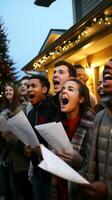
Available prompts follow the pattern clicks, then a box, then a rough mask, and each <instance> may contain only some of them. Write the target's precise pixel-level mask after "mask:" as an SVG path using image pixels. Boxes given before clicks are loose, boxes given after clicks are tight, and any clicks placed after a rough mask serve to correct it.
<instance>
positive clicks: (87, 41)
mask: <svg viewBox="0 0 112 200" xmlns="http://www.w3.org/2000/svg"><path fill="white" fill-rule="evenodd" d="M72 4H73V17H74V25H73V26H72V27H71V28H70V29H68V30H66V31H65V32H64V33H63V34H62V35H61V36H60V37H58V38H57V39H56V40H55V41H53V42H52V43H50V44H49V45H48V46H46V47H45V48H43V49H42V51H41V52H39V54H38V55H37V56H36V57H35V58H34V59H33V60H31V61H30V62H29V63H28V64H26V65H25V66H24V67H23V70H24V71H28V70H34V71H35V70H36V71H40V70H41V69H42V70H46V71H47V73H48V78H49V80H50V82H52V73H53V68H54V64H55V63H56V62H57V61H59V60H65V61H68V62H70V63H72V64H79V63H80V64H82V65H83V66H84V67H85V68H86V71H87V73H88V75H89V77H90V78H89V81H88V87H90V89H91V90H92V91H93V92H94V93H95V95H96V96H97V92H96V87H97V82H98V79H99V78H100V76H101V73H102V70H103V66H104V64H105V63H106V62H107V61H108V60H109V59H110V58H112V53H111V52H112V44H111V41H112V0H102V1H101V0H97V1H96V0H93V1H91V0H72ZM51 91H52V92H53V89H52V87H51Z"/></svg>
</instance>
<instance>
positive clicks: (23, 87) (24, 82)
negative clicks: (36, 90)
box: [20, 79, 28, 96]
mask: <svg viewBox="0 0 112 200" xmlns="http://www.w3.org/2000/svg"><path fill="white" fill-rule="evenodd" d="M27 84H28V79H24V80H22V81H21V83H20V93H21V95H22V96H25V95H27Z"/></svg>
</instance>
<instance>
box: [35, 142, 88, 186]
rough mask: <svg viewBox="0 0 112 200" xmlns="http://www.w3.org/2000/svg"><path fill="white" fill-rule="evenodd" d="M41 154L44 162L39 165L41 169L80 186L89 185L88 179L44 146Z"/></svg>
mask: <svg viewBox="0 0 112 200" xmlns="http://www.w3.org/2000/svg"><path fill="white" fill-rule="evenodd" d="M41 152H42V156H43V161H42V162H41V163H40V164H39V165H38V166H39V167H40V168H42V169H44V170H46V171H48V172H50V173H52V174H54V175H57V176H59V177H61V178H64V179H66V180H69V181H72V182H75V183H78V184H89V182H88V181H87V180H86V179H84V178H83V177H82V176H81V175H80V174H78V173H77V172H76V171H75V170H73V169H72V168H71V167H70V166H69V165H68V164H66V163H65V162H64V161H63V160H61V159H60V158H59V157H58V156H56V155H55V154H54V153H52V152H51V151H50V150H48V149H47V148H46V147H44V146H43V145H41Z"/></svg>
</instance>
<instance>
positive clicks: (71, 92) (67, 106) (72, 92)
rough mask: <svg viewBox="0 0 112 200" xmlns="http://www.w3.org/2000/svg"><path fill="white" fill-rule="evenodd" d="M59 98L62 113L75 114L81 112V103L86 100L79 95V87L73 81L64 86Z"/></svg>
mask: <svg viewBox="0 0 112 200" xmlns="http://www.w3.org/2000/svg"><path fill="white" fill-rule="evenodd" d="M59 98H60V105H61V111H62V112H64V113H74V114H75V113H76V112H77V111H78V112H79V107H80V103H82V102H83V100H84V97H82V96H80V94H79V85H78V84H77V83H76V82H74V81H72V80H71V81H67V82H66V83H65V84H64V86H63V87H62V92H61V94H60V96H59Z"/></svg>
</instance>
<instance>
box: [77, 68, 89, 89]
mask: <svg viewBox="0 0 112 200" xmlns="http://www.w3.org/2000/svg"><path fill="white" fill-rule="evenodd" d="M76 71H77V75H76V78H77V79H78V80H80V81H81V82H82V83H83V84H85V85H86V82H87V80H88V76H87V74H86V72H85V70H84V69H82V68H79V69H76Z"/></svg>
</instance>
